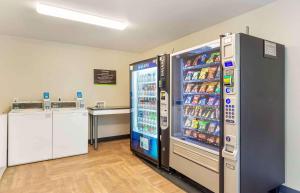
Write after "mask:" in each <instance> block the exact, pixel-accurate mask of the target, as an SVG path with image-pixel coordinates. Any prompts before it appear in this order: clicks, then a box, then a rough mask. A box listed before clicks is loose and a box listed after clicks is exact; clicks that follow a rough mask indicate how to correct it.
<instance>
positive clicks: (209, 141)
mask: <svg viewBox="0 0 300 193" xmlns="http://www.w3.org/2000/svg"><path fill="white" fill-rule="evenodd" d="M215 141H216V138H215V137H209V138H207V142H208V143H215Z"/></svg>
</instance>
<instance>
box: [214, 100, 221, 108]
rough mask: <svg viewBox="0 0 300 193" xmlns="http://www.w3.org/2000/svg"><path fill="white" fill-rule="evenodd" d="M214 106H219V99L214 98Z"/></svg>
mask: <svg viewBox="0 0 300 193" xmlns="http://www.w3.org/2000/svg"><path fill="white" fill-rule="evenodd" d="M214 105H215V106H220V99H219V98H216V101H215V104H214Z"/></svg>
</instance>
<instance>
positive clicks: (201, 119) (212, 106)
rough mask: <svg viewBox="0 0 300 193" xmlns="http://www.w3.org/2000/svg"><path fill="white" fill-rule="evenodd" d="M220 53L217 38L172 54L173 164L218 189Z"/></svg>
mask: <svg viewBox="0 0 300 193" xmlns="http://www.w3.org/2000/svg"><path fill="white" fill-rule="evenodd" d="M221 73H222V67H221V54H220V41H219V40H216V41H213V42H209V43H207V44H203V45H200V46H197V47H194V48H191V49H188V50H184V51H180V52H177V53H174V54H172V55H171V95H172V96H171V103H172V105H171V139H170V167H171V168H173V169H175V170H177V171H178V172H180V173H182V174H184V175H186V176H187V177H189V178H191V179H193V180H194V181H196V182H198V183H199V184H201V185H203V186H205V187H206V188H207V189H209V190H211V191H214V192H219V181H220V180H219V178H220V173H221V169H220V168H221V167H220V166H221V156H220V153H221V146H222V137H221V136H222V129H223V127H222V116H221V112H222V111H221V110H222V106H221V101H222V98H221V97H222V96H221V94H222V92H221V85H222V84H221V76H222V74H221Z"/></svg>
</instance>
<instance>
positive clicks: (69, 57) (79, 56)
mask: <svg viewBox="0 0 300 193" xmlns="http://www.w3.org/2000/svg"><path fill="white" fill-rule="evenodd" d="M100 35H101V34H100ZM0 42H1V43H0V88H1V89H0V90H1V92H0V112H7V111H8V110H9V107H10V103H11V101H12V100H13V99H14V98H15V97H17V98H18V99H20V100H41V98H42V92H43V91H49V92H50V95H51V98H52V99H53V100H57V99H58V98H59V97H61V98H62V99H63V100H72V99H74V97H75V92H76V90H78V89H80V90H83V92H84V95H85V100H86V104H87V106H93V105H95V104H96V102H97V101H105V102H106V105H108V106H112V105H116V106H118V105H120V106H129V68H128V66H129V64H130V63H132V62H134V61H135V59H136V56H137V54H135V53H129V52H121V51H115V50H107V49H100V48H92V47H86V46H76V45H71V44H63V43H57V42H50V41H41V40H33V39H25V38H18V37H10V36H0ZM93 69H111V70H116V71H117V84H116V85H113V86H99V85H94V83H93ZM120 93H122V94H120ZM103 121H105V123H106V124H105V125H106V126H105V125H104V126H102V127H101V128H102V130H104V131H105V132H104V133H103V132H101V131H99V136H101V135H102V134H103V135H104V136H107V135H117V134H124V133H127V134H128V133H129V117H128V116H119V117H116V118H114V117H108V118H107V119H105V118H103ZM111 127H113V128H114V130H112V129H111ZM110 131H111V133H110Z"/></svg>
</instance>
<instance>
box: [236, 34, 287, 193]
mask: <svg viewBox="0 0 300 193" xmlns="http://www.w3.org/2000/svg"><path fill="white" fill-rule="evenodd" d="M240 65H241V71H240V72H241V76H240V77H241V80H240V81H241V82H240V83H241V88H240V90H241V104H240V105H241V132H240V135H241V139H240V144H241V146H240V147H241V168H240V192H241V193H266V192H268V191H270V190H272V189H274V188H276V187H278V186H280V185H281V184H282V183H284V181H285V145H284V144H285V122H284V117H285V105H284V104H285V76H284V74H285V49H284V46H283V45H281V44H277V43H273V42H269V41H265V40H263V39H260V38H256V37H252V36H249V35H246V34H240Z"/></svg>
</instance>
